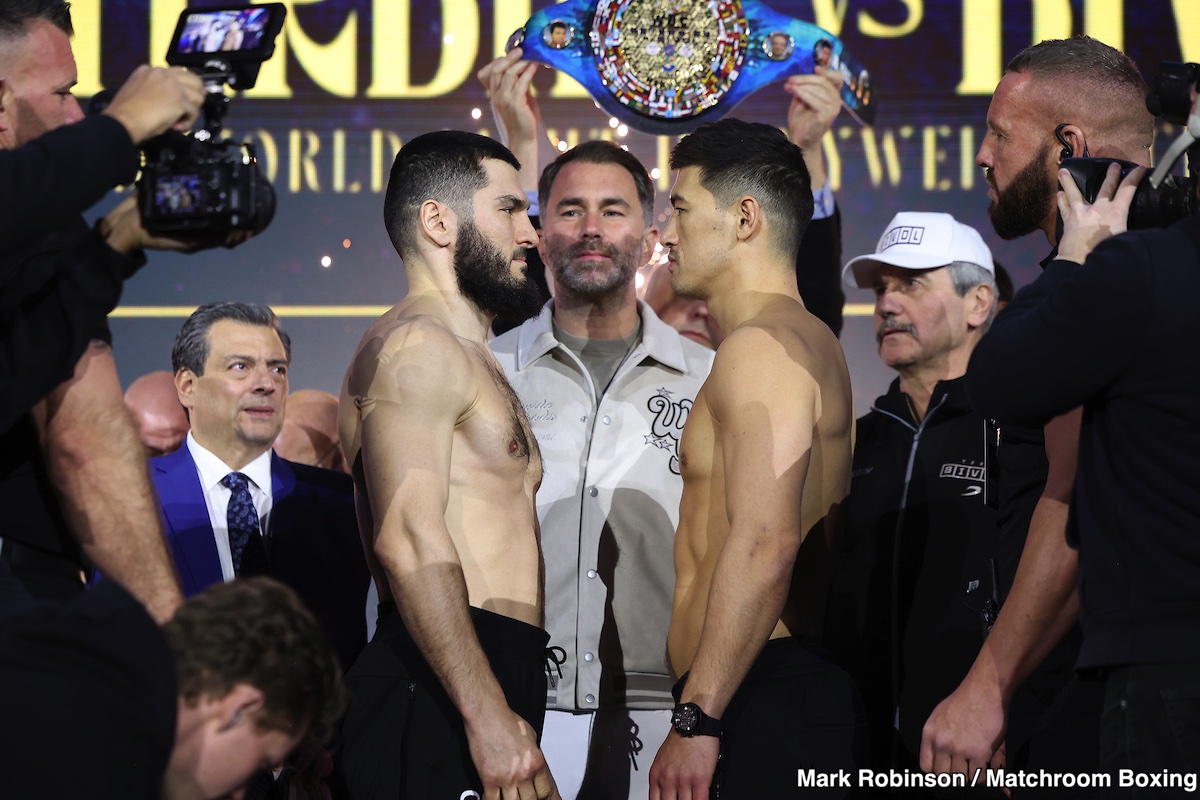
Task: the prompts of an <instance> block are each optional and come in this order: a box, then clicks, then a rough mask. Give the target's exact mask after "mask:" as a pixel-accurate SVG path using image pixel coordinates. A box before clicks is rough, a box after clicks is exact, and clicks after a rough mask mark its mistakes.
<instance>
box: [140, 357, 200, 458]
mask: <svg viewBox="0 0 1200 800" xmlns="http://www.w3.org/2000/svg"><path fill="white" fill-rule="evenodd" d="M125 405H126V406H128V407H129V410H130V411H131V412H132V413H133V419H134V422H136V423H137V426H138V438H139V439H141V440H142V446H143V447H145V448H146V456H147V457H149V458H153V457H155V456H165V455H166V454H167V453H174V452H175V451H176V450H178V449H179V445H181V444H183V439H184V437H185V436H187V433H188V430H189V429H190V428H191V425H190V424H189V423H188V418H187V414H186V413H185V412H184V410H183V406H181V405H180V404H179V396H178V395H177V394H176V392H175V376H174V375H172V374H171V373H170V372H167V371H166V370H157V371H155V372H149V373H147V374H145V375H143V376H142V377H140V378H138V379H137V380H135V381H134V382H133V383H131V384H129V388H128V389H126V390H125Z"/></svg>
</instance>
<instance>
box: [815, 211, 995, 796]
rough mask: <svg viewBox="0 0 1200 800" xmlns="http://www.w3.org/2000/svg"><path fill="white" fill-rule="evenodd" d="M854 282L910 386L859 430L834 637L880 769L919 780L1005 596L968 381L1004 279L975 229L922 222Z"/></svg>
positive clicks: (887, 399)
mask: <svg viewBox="0 0 1200 800" xmlns="http://www.w3.org/2000/svg"><path fill="white" fill-rule="evenodd" d="M844 274H845V276H846V283H848V284H849V285H852V286H857V287H858V288H862V289H872V290H874V292H875V337H876V339H877V341H878V342H879V356H880V358H881V359H882V360H883V362H884V363H885V364H887V365H888V366H889V367H891V368H892V369H894V370H895V371H896V372H897V373H898V377H897V378H896V380H895V381H893V382H892V385H891V387H890V389H889V390H888V393H887V394H885V395H884V396H883V397H880V398H879V399H878V400H876V401H875V405H874V406H873V407H872V408H871V411H870V412H869V413H868V414H867V415H866V416H864V417H862V418H861V419H859V420H858V429H857V441H856V444H855V449H854V471H853V475H852V483H851V487H850V497H849V500H848V502H847V503H846V522H847V526H846V535H845V537H844V538H843V540H842V542H841V546H840V552H839V553H838V555H839V561H838V569H837V570H836V572H835V574H834V578H833V582H832V587H831V592H830V599H829V607H828V613H827V621H826V625H825V632H826V638H827V640H828V641H829V643H830V645H831V646H832V647H833V648H834V650H835V652H836V653H837V655H838V656H839V657H840V658H841V659H842V660H843V662H844V663H845V665H846V666H847V667H848V669H849V670H850V672H851V674H852V675H853V676H854V677H855V678H856V680H857V681H858V684H859V688H860V690H861V691H862V693H863V699H864V702H865V704H866V706H867V713H868V715H869V717H870V721H871V741H872V748H871V749H872V761H871V767H872V768H874V769H877V770H887V769H893V768H894V769H905V768H910V769H915V767H916V759H917V751H918V747H919V745H920V737H921V726H922V725H924V723H925V719H926V718H927V717H928V716H929V712H930V711H931V710H932V709H933V707H934V705H936V704H937V702H938V701H939V700H941V699H942V697H944V696H945V694H946V693H947V692H948V691H950V690H951V689H953V688H954V687H955V686H956V685H957V684H958V681H959V680H961V679H962V676H963V675H965V674H966V671H967V669H968V668H969V667H970V665H971V661H972V660H973V659H974V657H975V654H976V653H977V652H978V651H979V646H980V644H981V643H982V641H983V635H984V634H983V628H984V622H983V617H984V614H985V612H986V611H987V610H988V605H987V604H988V602H989V601H990V599H991V597H992V595H993V592H994V589H993V585H992V584H993V581H992V569H991V566H990V563H989V556H990V555H991V554H992V552H993V550H994V548H995V540H996V521H995V513H994V511H993V510H992V509H990V508H988V507H987V506H986V505H985V504H984V497H983V460H984V420H983V418H982V417H981V416H980V415H979V414H977V413H975V412H974V411H973V410H972V409H971V406H970V404H969V403H968V402H967V398H966V387H965V386H964V379H963V377H962V376H963V374H964V373H965V372H966V369H967V360H968V359H969V358H970V356H971V351H972V350H973V349H974V348H975V345H976V344H977V343H978V342H979V340H980V337H982V336H983V333H984V331H985V330H986V329H987V326H988V324H989V323H990V321H991V314H992V307H993V305H994V301H995V275H994V270H993V265H992V255H991V252H990V251H989V250H988V247H987V245H985V244H984V242H983V239H982V238H981V237H980V235H979V234H978V233H977V232H976V231H975V230H974V229H973V228H970V227H968V226H967V225H963V224H962V223H960V222H958V221H957V220H955V219H954V218H953V217H952V216H950V215H949V214H935V213H925V212H902V213H900V214H897V215H896V216H895V218H893V219H892V221H891V223H889V225H888V227H887V230H886V231H885V232H884V234H883V236H881V237H880V239H879V246H878V248H877V249H876V251H875V253H873V254H871V255H865V256H861V257H859V258H855V259H853V260H851V261H850V263H848V264H847V265H846V268H845V272H844ZM905 791H906V792H908V793H910V794H911V792H912V791H914V790H912V789H906V790H905Z"/></svg>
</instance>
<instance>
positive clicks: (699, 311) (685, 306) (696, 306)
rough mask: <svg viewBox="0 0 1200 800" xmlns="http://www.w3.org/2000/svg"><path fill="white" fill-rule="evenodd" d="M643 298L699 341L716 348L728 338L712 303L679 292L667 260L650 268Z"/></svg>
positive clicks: (679, 329) (655, 310)
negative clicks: (673, 282) (719, 323)
mask: <svg viewBox="0 0 1200 800" xmlns="http://www.w3.org/2000/svg"><path fill="white" fill-rule="evenodd" d="M642 299H643V300H645V301H646V305H648V306H650V308H651V309H652V310H653V311H654V313H655V314H657V315H658V318H659V319H661V320H662V321H663V322H665V323H667V324H668V325H670V326H671V327H672V328H674V329H675V330H677V331H679V335H680V336H683V337H684V338H686V339H691V340H692V341H693V342H695V343H696V344H700V345H703V346H704V347H707V348H708V349H709V350H716V349H717V346H718V345H720V344H721V342H722V341H723V340H724V339H725V333H724V332H723V331H722V330H721V326H720V325H718V324H717V320H716V319H715V318H714V317H713V315H712V312H710V311H709V310H708V303H706V302H704V301H703V300H695V299H692V298H688V297H680V296H679V295H677V294H676V293H675V289H673V288H672V287H671V270H669V269H667V264H666V262H662V263H659V264H655V265H654V266H652V267H651V268H650V271H649V275H648V276H647V278H646V283H645V286H644V287H643V289H642Z"/></svg>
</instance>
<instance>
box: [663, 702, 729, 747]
mask: <svg viewBox="0 0 1200 800" xmlns="http://www.w3.org/2000/svg"><path fill="white" fill-rule="evenodd" d="M671 725H672V726H674V728H675V732H676V733H678V734H679V735H680V736H682V737H684V738H685V739H690V738H691V737H693V736H720V735H721V720H719V719H713V718H712V717H710V716H709V715H708V714H705V713H704V711H703V710H702V709H701V708H700V706H698V705H696V704H695V703H680V704H679V705H677V706H675V712H674V713H673V714H671Z"/></svg>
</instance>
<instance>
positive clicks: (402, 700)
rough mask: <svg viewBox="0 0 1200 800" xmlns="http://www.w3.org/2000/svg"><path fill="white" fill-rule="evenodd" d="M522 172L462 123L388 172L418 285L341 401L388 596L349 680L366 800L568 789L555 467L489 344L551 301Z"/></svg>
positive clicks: (358, 357) (349, 761)
mask: <svg viewBox="0 0 1200 800" xmlns="http://www.w3.org/2000/svg"><path fill="white" fill-rule="evenodd" d="M518 169H519V164H518V163H517V160H516V159H515V158H514V157H513V156H512V154H511V153H510V152H509V151H508V150H507V149H505V148H504V147H503V146H502V145H500V144H498V143H496V142H493V141H492V140H490V139H486V138H484V137H482V136H477V135H475V134H469V133H460V132H456V131H443V132H439V133H431V134H426V135H424V136H420V137H417V138H416V139H413V140H412V141H411V142H409V143H408V144H407V145H405V147H404V148H402V149H401V151H400V154H399V155H398V156H397V157H396V162H395V164H394V166H393V167H392V174H391V179H390V182H389V184H388V190H387V197H386V200H385V204H384V219H385V222H386V224H387V228H388V234H389V235H390V236H391V239H392V242H393V244H394V245H395V247H396V250H397V252H398V253H399V254H400V256H401V258H402V259H403V260H404V265H405V271H406V273H407V276H408V294H407V296H406V297H405V299H404V300H403V301H401V302H400V303H399V304H398V305H396V306H395V307H394V308H392V309H391V310H390V311H388V312H387V313H385V314H384V315H383V316H382V317H380V318H379V319H378V320H377V321H376V322H375V323H374V324H372V325H371V327H370V328H369V329H368V330H367V333H366V335H365V336H364V337H363V340H362V342H361V344H360V345H359V349H358V352H357V353H356V354H355V356H354V360H353V362H352V363H351V365H350V369H349V371H348V372H347V374H346V379H345V382H344V384H343V389H342V398H341V403H340V407H341V411H340V428H341V436H342V443H343V445H344V447H345V451H346V456H347V459H348V460H349V462H350V464H351V467H352V473H353V476H354V483H355V490H356V491H355V494H356V501H357V506H358V517H359V528H360V530H361V531H362V536H363V543H364V547H365V549H366V553H367V560H368V563H369V565H370V567H371V572H372V574H373V575H374V577H375V582H376V584H377V585H378V587H379V599H380V615H379V627H378V629H377V632H376V634H375V637H374V639H373V640H372V641H371V643H370V644H369V645H368V646H367V649H366V650H364V652H363V655H362V656H361V657H360V658H359V660H358V662H357V663H356V664H355V666H354V668H353V669H352V670H351V671H350V673H349V674H348V675H347V683H348V684H349V686H350V689H351V692H352V695H353V697H354V699H353V701H352V703H351V707H350V709H349V711H348V712H347V716H346V721H345V724H344V726H343V735H344V745H343V753H342V756H341V763H342V766H343V769H344V771H345V773H346V778H347V781H348V783H349V785H350V789H351V794H352V795H353V796H354V797H355V798H366V797H371V798H374V797H380V798H383V797H387V798H390V800H394V798H396V797H411V798H421V800H439V798H445V800H463V798H472V797H473V798H479V797H484V798H496V799H497V800H499V798H503V800H509V798H512V800H517V798H518V797H519V798H522V800H523V799H524V798H532V797H537V798H547V797H555V798H557V797H558V792H557V790H556V789H555V788H554V781H553V779H552V778H551V777H550V772H549V770H548V769H547V767H546V763H545V760H544V759H543V758H542V754H541V751H540V750H539V749H538V746H537V739H538V735H539V733H540V729H541V723H542V717H543V714H544V709H545V700H546V683H545V681H546V674H545V670H544V660H543V659H544V648H545V644H546V641H547V636H546V633H545V632H544V631H543V630H542V628H541V624H542V558H541V550H540V547H539V542H538V530H537V516H536V513H535V508H534V492H535V491H536V489H537V487H538V484H539V483H540V482H541V478H542V464H541V457H540V454H539V453H538V449H537V443H536V441H535V440H534V438H533V436H532V435H531V434H530V432H529V423H528V421H527V420H526V418H525V414H524V412H523V410H522V409H521V406H520V404H519V403H518V402H517V399H516V396H515V395H514V394H513V392H512V390H511V389H510V388H509V386H508V383H507V382H506V381H505V379H504V375H503V373H502V372H501V370H500V367H499V365H498V364H497V363H496V359H495V358H494V357H493V356H492V354H491V351H489V349H488V346H487V331H488V327H489V326H490V324H491V322H492V319H493V317H495V316H496V314H497V313H500V314H504V315H507V316H513V317H521V318H527V317H529V316H532V315H533V314H535V313H537V311H538V309H539V307H540V305H541V303H540V297H539V296H538V295H537V293H536V291H535V290H533V289H532V285H531V284H529V283H527V282H526V280H525V275H524V272H525V255H524V248H527V247H532V246H533V245H534V244H535V243H536V241H537V238H536V235H535V233H534V230H533V226H532V225H531V224H530V223H529V218H528V216H526V213H525V210H526V207H527V205H528V201H527V200H526V198H525V193H524V192H523V191H522V190H521V184H520V181H519V180H518V177H517V170H518ZM522 315H524V317H522Z"/></svg>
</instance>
